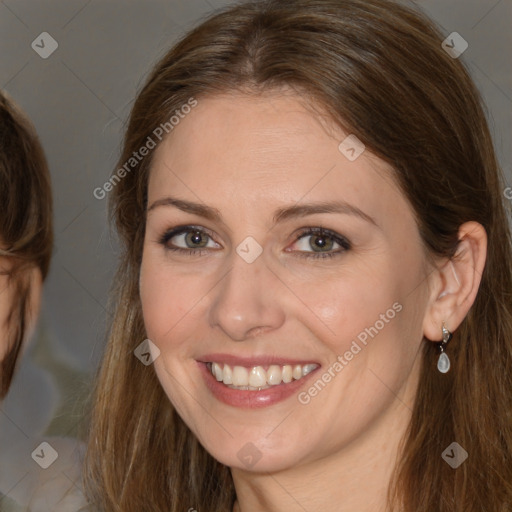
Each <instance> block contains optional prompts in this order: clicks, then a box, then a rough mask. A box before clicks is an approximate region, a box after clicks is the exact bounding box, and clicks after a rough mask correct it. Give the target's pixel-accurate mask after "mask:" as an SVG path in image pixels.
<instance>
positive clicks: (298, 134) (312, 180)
mask: <svg viewBox="0 0 512 512" xmlns="http://www.w3.org/2000/svg"><path fill="white" fill-rule="evenodd" d="M348 135H350V134H348V133H345V132H343V130H342V129H341V128H339V127H337V126H336V125H335V124H334V123H333V122H332V121H330V120H329V119H328V118H327V117H325V116H324V117H322V116H321V115H320V114H319V113H315V112H313V111H312V109H311V108H308V105H307V104H305V102H304V100H303V99H302V98H301V97H299V96H297V95H291V94H281V95H279V94H275V93H274V94H264V95H259V96H255V95H244V94H230V95H217V96H212V97H205V98H202V99H199V100H198V105H197V106H196V107H195V108H194V109H193V110H192V112H191V113H190V114H188V115H186V116H185V117H184V118H183V119H181V120H180V122H179V124H178V125H176V126H175V127H174V129H173V131H172V132H171V133H170V135H169V136H168V137H167V138H166V139H165V140H164V142H163V143H162V144H161V145H160V147H159V148H158V149H157V150H156V153H155V155H154V159H153V163H152V168H151V172H150V181H149V190H148V195H149V201H150V202H151V201H152V200H155V199H158V198H159V197H160V196H161V195H164V194H166V193H168V194H171V193H172V194H173V195H178V196H181V197H186V198H189V199H193V200H200V201H202V202H205V203H207V204H213V205H216V206H217V205H218V206H221V207H229V205H231V206H233V207H235V206H236V207H237V208H238V209H240V208H243V207H244V206H245V207H247V206H249V205H250V206H254V207H258V208H259V209H262V208H265V205H266V204H270V203H273V204H275V205H282V204H283V203H287V204H288V203H296V202H298V201H306V200H311V201H314V200H339V199H342V200H345V201H350V202H352V203H354V204H357V206H359V207H360V208H362V209H363V208H364V209H365V210H366V211H367V213H368V214H370V215H372V216H374V215H382V214H390V215H391V214H392V213H395V214H396V213H398V214H402V215H403V213H404V212H403V211H402V212H400V208H402V209H403V208H405V209H408V205H407V204H406V202H405V199H404V198H403V197H402V195H401V193H400V192H399V190H398V189H397V187H396V186H395V184H394V182H393V180H392V172H393V171H392V169H391V168H390V166H389V165H387V164H386V163H385V162H383V161H382V160H380V159H378V158H377V157H376V156H374V155H373V154H371V153H370V152H369V151H367V150H365V151H364V152H363V153H362V154H361V155H360V156H359V157H358V158H357V159H356V160H353V161H351V160H349V159H348V158H347V157H346V155H345V154H344V153H343V152H342V151H340V149H339V145H340V143H341V142H342V141H343V140H345V138H346V137H347V136H348Z"/></svg>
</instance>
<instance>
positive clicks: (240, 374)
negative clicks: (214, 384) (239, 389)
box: [233, 366, 249, 386]
mask: <svg viewBox="0 0 512 512" xmlns="http://www.w3.org/2000/svg"><path fill="white" fill-rule="evenodd" d="M248 385H249V371H248V370H247V368H244V367H243V366H233V386H248Z"/></svg>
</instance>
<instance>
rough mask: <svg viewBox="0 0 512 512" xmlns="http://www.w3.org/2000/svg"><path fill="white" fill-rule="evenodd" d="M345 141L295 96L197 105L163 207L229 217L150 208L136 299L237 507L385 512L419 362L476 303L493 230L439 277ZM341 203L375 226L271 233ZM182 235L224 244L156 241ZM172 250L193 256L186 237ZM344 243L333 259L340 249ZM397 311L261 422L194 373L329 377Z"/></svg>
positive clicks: (467, 231) (160, 161) (384, 168)
mask: <svg viewBox="0 0 512 512" xmlns="http://www.w3.org/2000/svg"><path fill="white" fill-rule="evenodd" d="M347 135H348V134H346V133H343V132H342V131H341V130H340V129H339V128H336V127H334V126H333V125H332V123H329V122H328V121H327V120H326V119H322V118H321V117H319V116H318V115H315V114H314V113H312V111H311V109H308V108H306V107H305V106H304V102H303V101H301V98H300V97H299V96H296V95H295V94H293V93H292V92H289V93H287V92H286V91H280V92H279V93H278V94H270V93H265V94H264V95H263V96H255V95H247V94H246V95H244V94H241V93H239V94H238V93H237V94H231V95H219V96H211V97H207V98H203V99H201V100H200V101H199V104H198V106H197V107H196V108H195V109H194V110H193V111H192V113H190V114H189V115H187V117H186V118H185V119H183V120H182V121H181V122H180V124H179V125H178V126H177V127H175V128H174V130H173V132H172V133H171V134H170V136H169V137H168V139H167V140H166V141H165V144H163V145H162V146H160V147H159V148H158V149H157V150H156V153H155V155H154V161H153V166H152V169H151V173H150V179H149V188H148V205H149V207H151V206H152V205H153V204H154V203H155V201H158V200H161V199H163V198H165V197H167V196H171V195H172V196H173V197H177V198H180V199H184V200H189V201H195V202H199V203H203V204H206V205H209V206H212V207H214V208H217V209H218V211H219V212H220V214H221V215H222V220H221V221H212V220H208V219H205V218H204V217H202V216H199V215H197V214H192V213H188V212H183V211H181V210H179V209H178V208H176V207H174V206H165V205H161V206H158V207H154V208H151V209H150V210H149V211H148V215H147V222H146V237H145V241H144V250H143V259H142V266H141V273H140V296H141V301H142V307H143V314H144V320H145V325H146V329H147V334H148V337H149V338H150V339H151V340H152V341H153V342H154V343H155V344H156V345H157V346H158V348H159V349H160V351H161V353H160V356H159V357H158V358H157V359H156V360H155V363H154V365H155V370H156V373H157V375H158V378H159V380H160V382H161V385H162V386H163V389H164V390H165V392H166V394H167V396H168V397H169V399H170V401H171V402H172V403H173V405H174V406H175V407H176V409H177V410H178V412H179V414H180V415H181V417H182V418H183V419H184V421H185V422H186V423H187V425H188V426H189V427H190V429H191V430H192V432H194V434H195V435H196V436H197V437H198V439H199V441H200V442H201V443H202V444H203V446H204V447H205V448H206V449H207V450H208V451H209V452H210V453H211V454H212V455H213V456H214V457H215V458H216V459H218V460H219V461H221V462H222V463H224V464H226V465H228V466H229V467H230V468H231V471H232V475H233V479H234V482H235V487H236V491H237V503H235V507H234V510H235V511H239V512H249V511H281V510H290V511H292V512H293V511H301V512H302V511H304V510H322V509H325V510H328V509H329V510H340V511H345V512H348V511H358V512H365V511H372V512H375V511H380V510H384V504H385V496H386V491H387V486H388V483H389V479H390V476H391V472H392V470H393V463H394V459H395V457H396V454H397V450H398V443H399V441H400V438H401V436H402V435H403V433H404V431H405V429H406V426H407V424H408V421H409V419H410V414H411V409H412V406H413V403H414V397H415V393H416V389H417V384H418V372H419V367H420V357H419V349H420V347H421V345H422V343H428V342H429V341H428V340H432V341H440V340H441V325H442V322H443V321H444V322H445V324H446V326H447V327H448V328H449V329H450V330H451V331H452V332H453V331H454V330H455V329H456V328H457V327H458V325H460V322H461V321H462V320H463V318H464V316H465V315H466V314H467V311H468V309H469V307H470V306H471V304H472V303H473V301H474V298H475V295H476V292H477V290H478V285H479V282H480V281H479V279H480V275H481V271H482V269H483V265H484V262H485V252H486V236H485V230H484V229H483V228H482V227H481V226H480V225H479V224H476V223H474V222H469V223H467V224H464V225H463V226H461V231H460V238H461V239H463V240H462V242H461V245H460V257H459V258H458V260H457V262H456V263H455V264H452V263H449V262H447V261H439V263H438V268H436V269H433V268H429V267H428V265H427V263H426V259H425V254H424V252H423V251H424V249H423V247H422V245H421V242H420V236H419V233H418V229H417V226H416V224H415V222H414V218H413V212H412V209H411V207H410V206H409V204H408V203H407V201H406V199H405V198H404V197H403V196H402V194H401V193H400V192H399V190H398V188H397V187H396V186H395V184H394V182H393V180H392V177H391V176H392V175H391V172H392V171H391V169H390V167H389V166H388V165H387V164H385V163H384V162H383V161H381V160H380V159H378V158H376V157H375V156H374V155H372V154H371V153H370V152H369V151H368V150H366V151H364V152H363V154H362V155H361V156H359V158H357V159H356V160H355V161H353V162H351V161H349V160H348V159H347V158H346V157H345V156H344V155H343V154H342V153H341V152H340V151H339V150H338V145H339V143H340V142H341V141H342V140H343V139H344V138H345V137H346V136H347ZM330 200H343V201H346V202H348V203H350V204H351V205H353V206H356V207H358V208H359V209H361V210H362V211H363V212H365V213H366V214H367V215H369V216H371V217H372V218H373V219H374V220H375V222H376V224H377V225H374V224H372V223H370V222H368V221H366V220H364V219H361V218H359V217H358V216H355V215H348V214H339V213H315V214H313V215H309V216H307V217H302V218H292V219H288V220H285V221H282V222H280V223H278V224H276V225H275V226H274V227H272V216H273V214H274V211H275V210H276V209H277V208H281V207H285V206H291V205H295V204H300V205H302V204H305V203H310V202H316V201H330ZM184 224H185V225H188V224H190V225H192V226H196V227H197V226H198V227H202V228H206V229H207V230H209V231H210V232H211V238H209V237H208V236H207V235H205V238H204V240H205V243H206V242H207V247H206V248H205V249H204V250H205V251H206V253H204V254H199V255H189V254H178V253H175V252H171V251H169V250H168V249H166V248H165V246H164V245H162V244H161V243H160V238H161V236H162V234H163V233H165V231H166V230H169V229H170V228H173V227H176V226H180V225H184ZM305 227H324V228H327V229H330V230H332V231H334V232H335V233H337V234H340V235H343V236H344V237H346V238H347V239H348V240H349V241H350V243H351V248H350V249H349V250H348V251H345V252H343V253H341V254H338V255H337V256H335V257H333V258H332V259H327V258H326V259H320V258H319V259H306V258H301V257H300V254H315V252H314V250H315V248H316V249H317V251H318V250H319V248H318V245H315V243H316V242H317V239H316V238H315V236H311V235H306V236H303V237H302V238H301V239H300V240H297V239H298V236H299V235H300V232H299V230H300V229H301V228H305ZM247 236H251V237H253V238H254V239H255V240H256V241H257V242H258V243H259V245H260V246H261V247H262V248H263V253H262V254H261V255H260V256H259V257H258V258H257V259H256V260H255V261H254V262H253V263H250V264H249V263H247V262H246V261H244V259H242V258H241V257H240V256H239V255H238V254H237V252H236V247H237V246H238V245H239V244H240V243H241V242H242V241H243V240H244V239H245V238H246V237H247ZM167 244H168V246H172V245H174V246H177V247H182V248H187V247H193V245H191V242H190V240H189V244H188V245H187V244H186V239H185V237H184V236H183V235H178V236H175V237H174V238H172V239H171V240H169V241H168V242H167ZM331 247H332V248H330V249H324V251H326V252H336V251H338V250H339V249H340V246H338V245H337V244H334V246H331ZM320 250H321V249H320ZM395 302H398V303H400V304H401V305H402V310H401V311H400V312H399V313H397V314H396V316H395V317H394V318H393V319H392V320H390V321H389V322H387V323H386V324H385V327H383V328H382V329H381V330H380V331H379V333H378V334H377V335H376V336H375V337H374V338H373V339H372V338H369V342H368V344H367V345H366V346H365V347H363V348H362V350H361V351H360V352H358V353H357V355H355V356H354V357H353V359H352V360H351V361H349V362H348V364H347V365H346V366H345V367H344V369H343V370H342V371H341V372H340V373H339V374H337V375H336V377H335V378H333V379H332V380H331V382H329V384H328V385H327V386H325V388H324V389H323V390H322V391H321V392H320V393H318V394H317V395H316V396H315V397H314V398H313V399H312V400H311V401H310V402H309V403H308V404H307V405H302V404H301V403H299V401H298V400H297V396H295V395H294V396H292V397H290V398H288V399H286V400H285V401H282V402H280V403H277V404H274V405H272V406H270V407H266V408H263V409H253V410H248V409H239V408H236V407H232V406H229V405H226V404H223V403H221V402H219V401H218V400H216V399H215V398H214V397H213V395H212V394H211V393H210V391H209V390H208V389H207V388H206V386H205V385H204V382H203V379H202V377H201V375H200V372H199V370H198V368H197V363H196V359H200V357H201V356H202V355H204V354H206V353H212V352H226V353H230V354H235V355H239V356H255V355H261V354H273V355H277V356H282V357H289V358H291V357H294V358H299V359H301V360H306V361H308V360H309V361H317V362H318V363H320V364H321V368H320V370H319V371H318V375H319V376H320V375H321V374H322V373H324V371H326V370H327V369H328V368H329V367H330V366H331V365H332V364H333V362H334V361H336V358H337V356H338V355H340V354H341V355H343V354H344V353H345V352H346V351H347V350H349V348H350V346H351V343H352V341H353V340H355V339H356V337H357V335H358V334H359V333H361V332H362V331H364V329H365V328H368V327H370V326H373V325H374V324H375V322H376V321H377V320H379V318H381V317H380V315H381V314H384V313H385V312H386V311H387V310H388V309H389V308H391V307H392V305H393V304H394V303H395ZM424 336H425V337H426V338H428V340H425V339H424ZM447 352H448V353H449V348H448V350H447ZM440 378H442V376H441V374H440ZM310 382H312V381H310ZM309 386H310V384H307V385H306V386H304V388H301V390H304V389H306V390H307V388H308V387H309ZM248 442H251V443H253V445H254V446H255V447H256V449H257V450H258V451H259V453H260V454H261V458H260V460H259V461H258V462H257V463H256V464H255V465H254V466H253V467H251V468H249V467H247V466H246V465H244V463H243V462H241V460H240V459H239V458H238V456H237V453H238V452H239V450H240V449H241V448H242V447H243V446H244V445H246V443H248ZM440 460H441V459H440ZM170 463H171V462H170ZM440 463H441V462H440Z"/></svg>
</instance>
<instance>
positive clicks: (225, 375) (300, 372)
mask: <svg viewBox="0 0 512 512" xmlns="http://www.w3.org/2000/svg"><path fill="white" fill-rule="evenodd" d="M208 366H209V368H210V371H211V373H212V375H213V376H214V377H215V378H216V379H217V380H218V381H219V382H221V381H222V382H223V383H224V384H226V385H227V386H228V387H230V388H233V389H242V390H251V391H253V390H258V389H266V388H268V387H271V386H277V385H278V384H281V383H285V384H288V383H289V382H292V380H299V379H301V378H302V377H305V376H306V375H307V374H308V373H311V372H312V371H313V370H314V369H315V368H318V365H317V364H315V363H310V364H305V365H300V364H296V365H293V366H292V365H290V364H285V365H283V366H279V365H276V364H272V365H270V366H269V367H268V369H267V370H265V368H263V366H253V367H252V368H246V367H245V366H229V365H227V364H219V363H209V364H208Z"/></svg>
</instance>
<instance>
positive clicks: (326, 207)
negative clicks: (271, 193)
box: [147, 196, 380, 229]
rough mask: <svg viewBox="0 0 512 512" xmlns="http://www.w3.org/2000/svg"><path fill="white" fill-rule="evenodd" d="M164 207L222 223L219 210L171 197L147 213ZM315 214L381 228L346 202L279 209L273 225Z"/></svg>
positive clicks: (158, 200) (369, 217)
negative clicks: (349, 217) (333, 215)
mask: <svg viewBox="0 0 512 512" xmlns="http://www.w3.org/2000/svg"><path fill="white" fill-rule="evenodd" d="M162 206H174V207H176V208H178V209H179V210H182V211H184V212H186V213H192V214H194V215H198V216H200V217H204V218H205V219H208V220H211V221H213V222H222V215H221V213H220V211H219V210H218V209H217V208H213V207H212V206H207V205H205V204H201V203H195V202H193V201H186V200H184V199H178V198H175V197H171V196H168V197H164V198H162V199H157V200H156V201H155V202H153V203H152V204H151V206H150V207H149V208H148V209H147V211H148V212H150V211H151V210H154V209H155V208H159V207H162ZM315 213H338V214H346V215H354V216H356V217H359V218H360V219H362V220H364V221H366V222H369V223H370V224H373V225H374V226H376V227H378V228H379V225H378V224H377V222H376V221H375V219H374V218H373V217H371V216H370V215H368V214H367V213H365V212H363V211H362V210H361V209H359V208H357V206H354V205H351V204H349V203H347V202H345V201H320V202H315V203H309V204H300V205H297V204H296V205H293V206H287V207H284V208H278V209H277V210H276V211H275V213H274V216H273V219H272V220H273V225H275V224H277V223H278V222H283V221H285V220H289V219H292V218H299V217H306V216H307V215H313V214H315ZM379 229H380V228H379Z"/></svg>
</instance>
